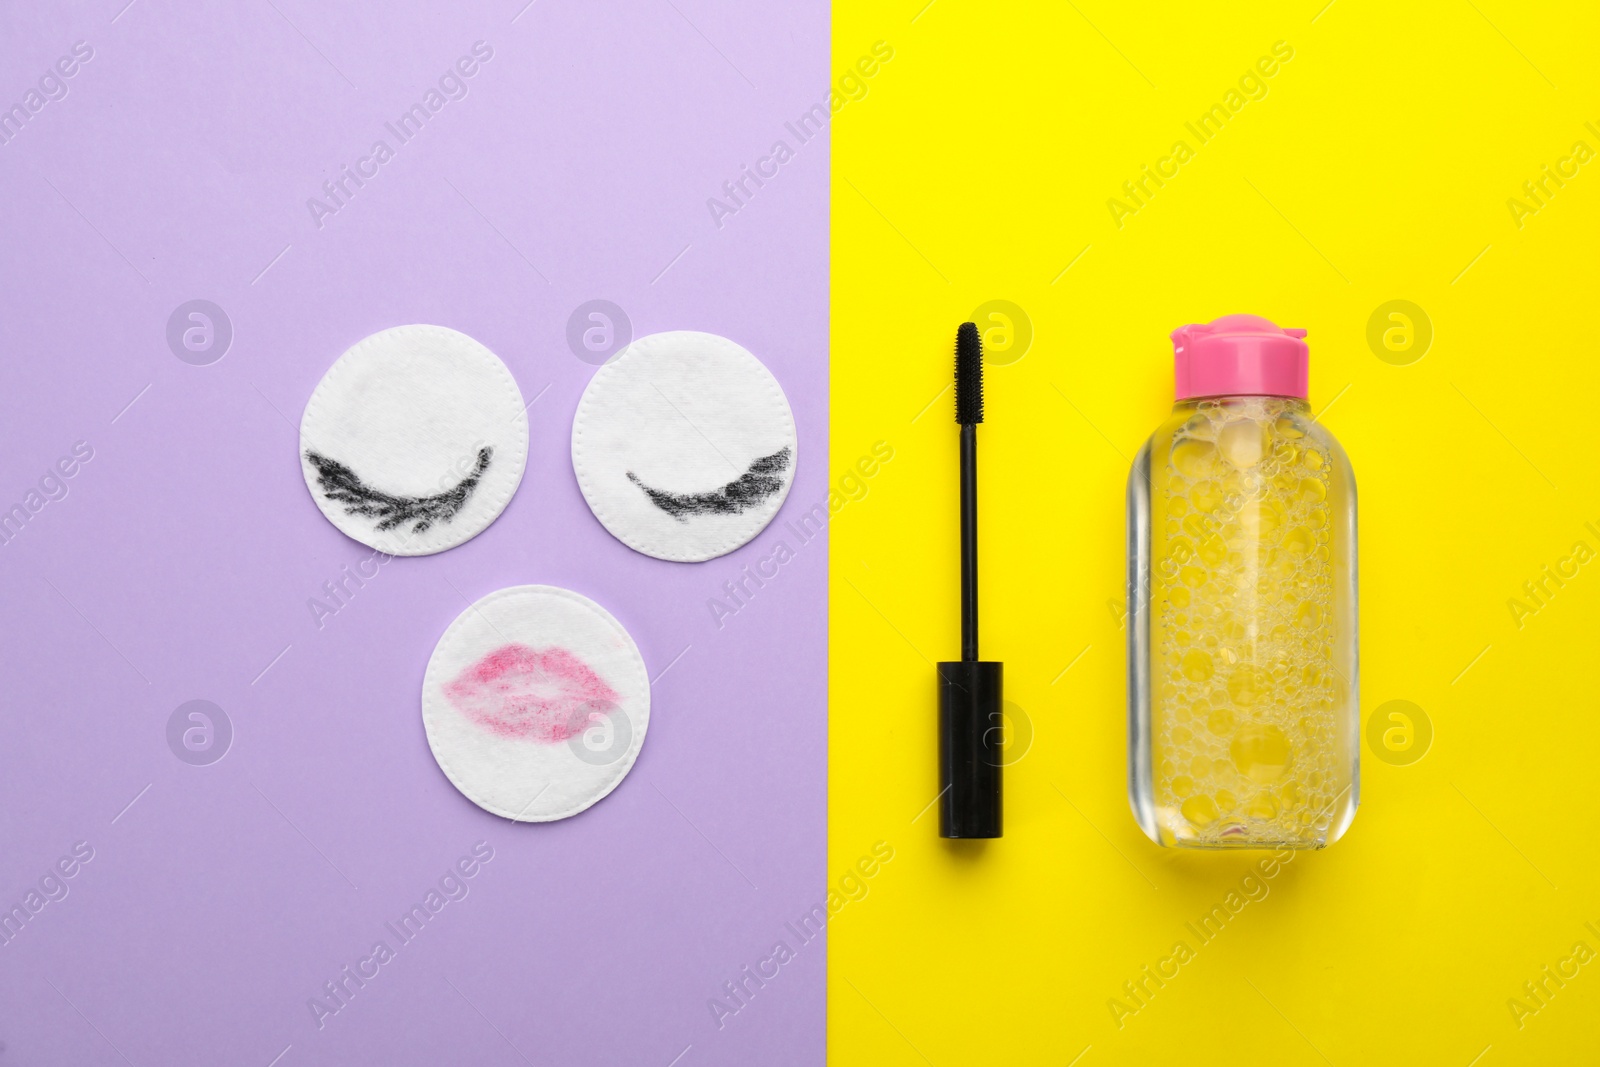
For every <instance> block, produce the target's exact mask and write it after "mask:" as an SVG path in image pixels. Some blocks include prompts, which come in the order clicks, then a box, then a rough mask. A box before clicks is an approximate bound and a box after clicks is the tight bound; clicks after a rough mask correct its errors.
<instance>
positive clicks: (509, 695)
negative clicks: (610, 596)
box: [422, 585, 650, 822]
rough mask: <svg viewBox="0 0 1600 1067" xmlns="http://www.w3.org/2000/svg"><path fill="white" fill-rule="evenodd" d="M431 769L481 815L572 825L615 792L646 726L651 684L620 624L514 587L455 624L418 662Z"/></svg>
mask: <svg viewBox="0 0 1600 1067" xmlns="http://www.w3.org/2000/svg"><path fill="white" fill-rule="evenodd" d="M422 723H423V726H424V727H425V728H426V729H427V731H428V745H429V747H431V748H432V749H433V758H434V759H436V760H438V761H439V767H440V769H442V770H443V771H444V773H445V776H446V777H448V778H449V779H450V781H451V783H452V784H454V785H455V787H456V788H457V789H459V790H461V792H462V793H464V794H465V795H466V797H467V799H468V800H470V801H472V802H473V803H474V804H476V805H478V807H480V808H483V809H484V810H485V811H491V812H493V813H494V814H496V815H500V816H503V817H505V818H507V819H515V820H517V821H519V822H550V821H551V820H554V819H565V818H567V817H568V816H569V815H576V814H577V813H578V812H580V811H583V810H584V809H585V808H587V807H589V806H590V805H591V804H593V803H594V802H595V801H597V800H599V799H600V798H601V797H603V796H605V795H606V794H607V793H610V792H611V791H612V790H613V789H615V788H616V787H617V784H618V783H619V782H621V781H622V779H623V777H624V776H626V775H627V773H628V771H629V769H631V768H632V767H633V761H634V760H635V759H637V758H638V755H639V749H640V748H641V747H642V746H643V745H644V735H645V730H646V729H647V728H648V727H649V725H650V677H649V675H648V674H647V673H646V672H645V667H644V660H643V659H642V658H641V657H640V655H639V648H638V646H637V645H635V644H634V643H633V638H632V637H630V636H628V631H627V630H625V629H623V628H622V624H621V623H619V622H618V621H617V620H616V619H614V618H612V617H611V614H610V613H609V612H607V611H606V609H605V608H602V607H601V606H600V605H599V604H596V603H595V602H594V601H592V600H590V599H589V598H588V597H585V596H581V595H579V594H578V593H574V592H572V591H571V590H570V589H560V588H557V587H556V586H552V585H517V586H512V587H510V588H508V589H501V590H499V591H498V592H494V593H490V594H489V595H488V596H486V597H484V598H483V599H482V600H479V601H478V602H477V603H475V604H473V605H472V606H471V607H470V608H468V609H467V610H466V611H463V612H462V613H461V614H460V615H458V616H457V617H456V620H455V622H453V623H451V624H450V628H449V629H447V630H446V631H445V632H444V636H443V637H441V638H440V639H439V644H438V645H437V646H436V647H435V648H434V650H433V656H432V658H431V659H429V660H428V670H427V673H426V675H425V676H424V677H423V680H422Z"/></svg>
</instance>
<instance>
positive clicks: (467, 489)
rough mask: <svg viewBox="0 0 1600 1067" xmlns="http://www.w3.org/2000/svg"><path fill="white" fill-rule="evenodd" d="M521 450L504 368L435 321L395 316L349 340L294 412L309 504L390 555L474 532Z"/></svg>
mask: <svg viewBox="0 0 1600 1067" xmlns="http://www.w3.org/2000/svg"><path fill="white" fill-rule="evenodd" d="M527 461H528V418H527V414H526V412H525V411H524V409H523V401H522V393H521V391H520V390H519V389H518V388H517V383H516V381H515V379H513V378H512V377H511V372H510V371H509V370H507V369H506V365H505V364H504V363H502V362H501V361H500V358H499V357H498V356H496V355H495V354H494V353H493V352H491V351H489V349H487V348H485V347H484V346H483V345H482V344H480V343H479V342H477V341H475V340H473V339H472V338H471V337H468V336H467V335H466V334H464V333H460V332H458V331H456V330H451V329H447V328H446V327H443V326H420V325H419V326H396V327H394V328H392V329H388V330H383V331H382V332H380V333H375V334H373V335H372V336H370V337H367V338H365V339H364V340H362V341H359V342H357V343H356V344H355V345H353V346H352V347H351V348H350V349H349V351H347V352H345V353H344V355H342V356H340V357H339V358H338V359H337V360H335V361H334V364H333V366H332V367H330V368H328V373H327V374H325V375H323V378H322V381H321V382H319V383H318V384H317V388H316V389H315V390H314V391H313V392H312V394H311V399H310V401H308V402H307V404H306V409H305V414H304V415H303V416H302V417H301V420H300V466H301V470H302V472H303V473H304V475H305V479H306V487H307V488H308V489H310V490H311V496H312V498H313V499H314V500H316V502H317V507H319V508H321V509H322V513H323V514H324V515H325V516H327V518H328V521H329V522H331V523H333V524H334V525H335V526H337V527H338V528H339V529H340V530H341V531H342V532H343V533H345V534H347V535H348V536H350V537H353V538H355V539H356V540H357V541H360V542H361V543H362V544H365V545H370V546H371V547H373V548H376V549H378V550H380V551H382V552H385V553H388V554H389V555H395V556H426V555H431V554H433V553H435V552H443V551H444V550H445V549H447V548H453V547H455V546H456V545H459V544H461V543H462V542H463V541H468V540H470V539H472V538H473V537H476V536H477V535H478V534H480V533H482V532H483V531H484V529H485V528H487V527H488V525H489V524H490V523H492V522H493V521H494V520H495V519H496V517H498V516H499V514H500V512H501V511H502V510H504V508H505V506H506V504H507V503H508V502H509V501H510V500H511V495H512V494H513V493H515V492H516V489H517V486H518V485H519V484H520V483H521V482H522V473H523V470H524V468H525V467H526V466H527Z"/></svg>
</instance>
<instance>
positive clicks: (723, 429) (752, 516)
mask: <svg viewBox="0 0 1600 1067" xmlns="http://www.w3.org/2000/svg"><path fill="white" fill-rule="evenodd" d="M797 451H798V441H797V439H796V436H795V426H794V415H793V413H792V412H791V411H790V409H789V401H788V398H787V397H785V396H784V394H783V389H782V387H780V386H779V385H778V381H777V379H776V378H774V377H773V376H772V372H770V371H769V370H767V368H766V367H765V366H764V365H763V364H762V363H761V361H760V360H758V359H757V358H756V357H755V356H753V355H751V354H750V353H749V352H747V351H746V350H745V349H743V348H742V347H740V346H739V345H737V344H735V343H734V342H732V341H730V340H728V339H727V338H725V337H718V336H716V335H715V334H709V333H696V332H693V331H688V330H683V331H676V332H672V333H657V334H651V335H650V336H648V337H641V338H639V339H638V340H637V341H634V342H633V343H632V344H630V345H629V346H628V347H627V348H625V349H623V351H622V353H621V354H620V355H618V356H617V357H616V358H615V359H613V360H611V361H610V362H609V363H607V364H605V365H604V366H602V367H601V368H600V369H599V370H598V371H596V372H595V375H594V377H593V378H592V379H591V380H590V382H589V386H588V388H587V389H585V390H584V393H583V399H581V400H580V401H579V402H578V412H577V415H576V416H575V417H574V418H573V420H572V469H573V472H574V473H575V474H576V475H577V478H578V485H579V487H580V488H581V489H582V490H583V495H584V498H585V499H586V500H587V501H588V502H589V507H590V509H591V510H592V511H593V512H594V514H595V517H596V518H597V519H599V520H600V522H601V523H602V524H604V526H605V528H606V529H607V530H610V531H611V533H612V534H613V535H615V536H616V538H617V539H618V540H620V541H622V542H623V543H624V544H626V545H627V546H628V547H630V548H633V549H635V550H636V551H639V552H643V553H644V554H645V555H647V556H655V557H657V558H658V559H668V560H678V561H685V562H687V561H694V560H706V559H711V558H713V557H715V556H720V555H723V554H724V553H727V552H732V551H733V550H734V549H736V548H738V547H739V546H740V545H742V544H744V543H745V542H747V541H749V540H750V539H751V538H752V537H754V536H755V535H756V534H758V533H760V532H761V531H762V529H764V528H765V527H766V525H767V523H768V522H770V521H771V520H772V517H773V516H774V515H776V514H777V512H778V508H779V507H781V506H782V504H783V501H784V498H785V497H786V496H787V495H788V493H789V486H790V485H791V484H792V483H793V481H794V471H795V462H796V460H797V458H798V457H797Z"/></svg>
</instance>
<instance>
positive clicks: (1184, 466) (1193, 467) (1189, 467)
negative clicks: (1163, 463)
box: [1172, 437, 1217, 478]
mask: <svg viewBox="0 0 1600 1067" xmlns="http://www.w3.org/2000/svg"><path fill="white" fill-rule="evenodd" d="M1172 466H1173V467H1174V468H1175V469H1176V470H1177V471H1178V473H1179V474H1181V475H1183V476H1184V477H1185V478H1209V477H1211V476H1212V475H1213V474H1215V473H1216V471H1217V450H1216V448H1215V447H1214V446H1213V445H1212V444H1211V443H1210V442H1208V441H1200V440H1197V439H1195V438H1193V437H1183V438H1179V439H1178V441H1177V443H1176V444H1174V445H1173V446H1172Z"/></svg>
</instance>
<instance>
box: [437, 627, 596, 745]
mask: <svg viewBox="0 0 1600 1067" xmlns="http://www.w3.org/2000/svg"><path fill="white" fill-rule="evenodd" d="M444 695H445V698H446V699H447V700H449V701H450V704H451V706H453V707H454V708H455V709H456V710H457V711H459V712H461V713H462V714H463V715H465V716H467V718H469V719H471V720H472V721H473V722H476V723H477V724H478V725H479V726H482V727H484V728H485V729H487V730H490V731H492V732H493V733H496V734H499V735H500V736H501V737H509V738H519V739H521V738H526V739H529V740H533V741H542V742H544V743H546V744H557V743H559V742H562V741H566V740H569V739H570V738H572V737H575V736H577V735H578V734H580V733H582V732H583V731H584V730H586V729H588V728H589V726H590V719H589V716H590V713H591V712H595V711H601V710H604V709H606V708H611V707H615V706H616V705H617V703H618V697H617V694H616V693H615V692H613V691H612V689H611V687H610V686H609V685H607V684H606V683H605V681H604V680H602V679H601V677H600V676H599V675H598V674H596V673H595V672H594V671H593V670H592V669H591V668H590V667H589V665H588V664H587V663H585V662H583V660H581V659H579V658H578V657H577V656H575V655H574V654H572V653H571V652H569V651H567V650H566V649H564V648H547V649H544V650H543V651H540V650H539V649H536V648H529V647H528V646H527V645H519V644H511V645H503V646H501V647H500V648H497V649H495V650H494V651H493V652H490V653H489V654H488V655H486V656H484V657H483V658H482V659H480V660H479V661H478V662H476V663H474V664H473V665H472V666H470V667H467V668H466V669H464V670H463V671H462V672H461V673H460V674H458V675H456V677H455V678H454V679H453V680H452V681H449V682H447V683H445V686H444Z"/></svg>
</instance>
